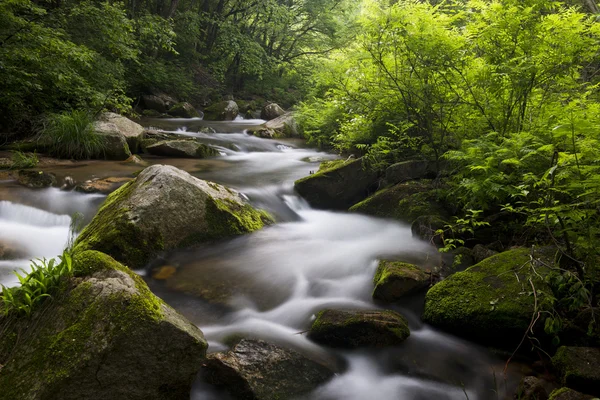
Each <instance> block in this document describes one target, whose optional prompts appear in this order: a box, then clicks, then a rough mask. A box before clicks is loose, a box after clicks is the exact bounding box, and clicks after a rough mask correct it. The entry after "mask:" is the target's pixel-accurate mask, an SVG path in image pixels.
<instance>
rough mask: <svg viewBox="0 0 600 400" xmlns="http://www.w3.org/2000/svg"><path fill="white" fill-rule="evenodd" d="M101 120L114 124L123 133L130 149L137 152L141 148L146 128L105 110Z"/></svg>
mask: <svg viewBox="0 0 600 400" xmlns="http://www.w3.org/2000/svg"><path fill="white" fill-rule="evenodd" d="M98 120H99V121H103V122H106V123H110V124H114V125H115V126H116V127H117V130H118V131H119V133H120V134H121V135H123V136H124V137H125V140H126V141H127V145H128V146H129V150H131V151H133V152H137V151H139V150H140V145H141V142H142V140H143V139H144V128H143V127H142V126H141V125H140V124H138V123H136V122H133V121H132V120H130V119H129V118H127V117H124V116H122V115H119V114H115V113H112V112H105V113H102V114H101V115H100V117H99V118H98Z"/></svg>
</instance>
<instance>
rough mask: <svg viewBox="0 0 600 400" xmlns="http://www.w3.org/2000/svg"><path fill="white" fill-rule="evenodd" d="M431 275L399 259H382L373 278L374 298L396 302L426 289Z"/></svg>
mask: <svg viewBox="0 0 600 400" xmlns="http://www.w3.org/2000/svg"><path fill="white" fill-rule="evenodd" d="M430 282H431V276H430V274H428V273H427V272H425V271H423V270H421V269H420V268H419V267H417V266H416V265H412V264H408V263H404V262H399V261H380V262H379V266H378V267H377V272H376V273H375V277H374V278H373V283H374V284H375V289H374V290H373V298H374V299H376V300H382V301H386V302H394V301H398V300H400V299H401V298H402V297H404V296H406V295H409V294H412V293H415V292H418V291H419V290H422V289H425V288H426V287H428V286H429V283H430Z"/></svg>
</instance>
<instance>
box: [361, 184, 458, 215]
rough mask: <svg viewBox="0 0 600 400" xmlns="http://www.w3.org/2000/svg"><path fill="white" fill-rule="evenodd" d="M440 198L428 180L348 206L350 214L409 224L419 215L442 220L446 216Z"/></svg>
mask: <svg viewBox="0 0 600 400" xmlns="http://www.w3.org/2000/svg"><path fill="white" fill-rule="evenodd" d="M444 197H445V191H444V190H443V189H437V188H435V187H433V186H432V184H431V181H429V180H420V181H410V182H406V183H400V184H397V185H395V186H392V187H389V188H385V189H382V190H380V191H378V192H377V193H375V194H374V195H372V196H371V197H369V198H368V199H366V200H364V201H361V202H360V203H357V204H355V205H353V206H352V207H350V211H353V212H358V213H361V214H366V215H372V216H374V217H381V218H393V219H397V220H399V221H402V222H405V223H409V224H410V223H413V222H414V221H415V220H416V219H417V218H418V217H420V216H423V215H427V216H438V217H439V218H440V219H441V220H444V219H445V218H446V216H447V215H448V212H447V211H446V209H445V208H444V206H443V204H444Z"/></svg>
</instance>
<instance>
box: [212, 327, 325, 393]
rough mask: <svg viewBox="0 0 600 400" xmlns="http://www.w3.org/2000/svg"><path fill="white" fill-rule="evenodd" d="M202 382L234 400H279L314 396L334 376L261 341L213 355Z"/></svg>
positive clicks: (315, 364) (305, 359)
mask: <svg viewBox="0 0 600 400" xmlns="http://www.w3.org/2000/svg"><path fill="white" fill-rule="evenodd" d="M201 371H202V377H203V379H204V380H205V381H206V382H208V383H210V384H212V385H215V386H218V387H223V388H225V389H226V390H227V391H229V393H230V394H231V395H232V396H233V398H235V399H253V400H280V399H291V398H297V397H298V396H299V395H302V394H305V393H308V392H311V391H312V390H314V389H316V388H317V387H318V386H319V385H321V384H323V383H325V382H326V381H328V380H329V379H330V378H332V377H333V372H332V371H331V370H330V369H329V368H327V367H325V366H323V365H321V364H319V363H317V362H315V361H313V360H311V359H309V358H307V357H305V356H303V355H301V354H299V353H297V352H295V351H292V350H289V349H284V348H282V347H279V346H276V345H274V344H270V343H267V342H264V341H262V340H247V339H242V340H241V341H240V342H239V343H238V344H236V345H235V346H234V347H233V349H231V351H228V352H226V353H216V354H212V355H210V356H209V357H208V358H207V360H206V361H205V362H204V363H203V365H202V370H201Z"/></svg>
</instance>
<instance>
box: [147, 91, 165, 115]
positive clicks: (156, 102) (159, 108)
mask: <svg viewBox="0 0 600 400" xmlns="http://www.w3.org/2000/svg"><path fill="white" fill-rule="evenodd" d="M142 102H143V103H144V107H146V108H147V109H149V110H154V111H156V112H159V113H165V112H167V105H166V104H165V102H164V100H163V99H161V98H160V97H159V96H154V95H152V94H145V95H143V96H142Z"/></svg>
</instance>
